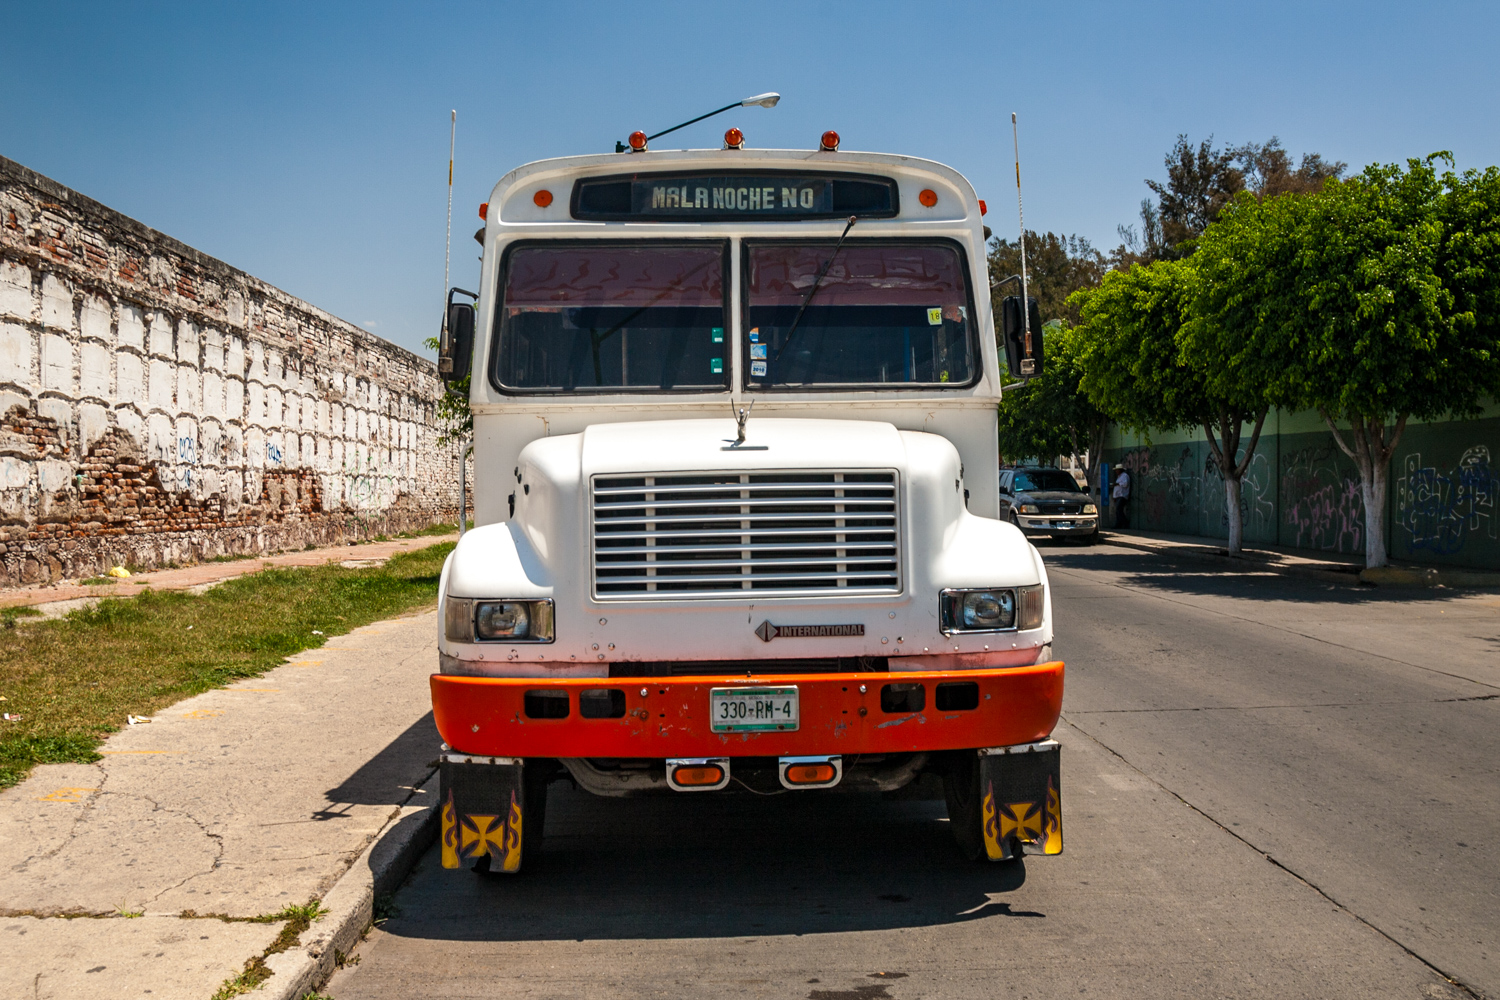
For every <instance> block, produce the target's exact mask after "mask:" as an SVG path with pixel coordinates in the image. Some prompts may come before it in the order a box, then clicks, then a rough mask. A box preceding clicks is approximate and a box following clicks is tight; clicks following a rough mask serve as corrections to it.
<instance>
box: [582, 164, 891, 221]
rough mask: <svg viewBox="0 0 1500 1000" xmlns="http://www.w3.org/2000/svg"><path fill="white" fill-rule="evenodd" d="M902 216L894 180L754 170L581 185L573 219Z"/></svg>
mask: <svg viewBox="0 0 1500 1000" xmlns="http://www.w3.org/2000/svg"><path fill="white" fill-rule="evenodd" d="M899 208H900V206H899V204H898V190H897V187H896V182H895V181H894V180H892V179H891V178H889V177H876V176H872V175H868V174H828V173H821V174H814V173H811V172H809V173H793V172H785V173H773V172H768V171H767V172H763V171H748V170H747V171H744V172H742V173H730V172H702V173H688V172H683V173H665V172H664V173H648V172H641V173H636V174H627V175H625V176H614V177H586V178H580V179H579V180H578V181H577V182H575V183H574V185H573V200H572V213H573V217H574V218H575V219H591V220H592V219H598V220H603V221H622V222H623V221H663V222H667V221H673V222H680V221H687V220H692V221H697V222H728V221H732V220H738V219H765V220H773V219H779V220H786V219H840V218H844V217H847V216H850V215H858V216H859V217H860V218H865V219H889V218H891V217H893V216H895V215H896V214H897V212H898V211H899Z"/></svg>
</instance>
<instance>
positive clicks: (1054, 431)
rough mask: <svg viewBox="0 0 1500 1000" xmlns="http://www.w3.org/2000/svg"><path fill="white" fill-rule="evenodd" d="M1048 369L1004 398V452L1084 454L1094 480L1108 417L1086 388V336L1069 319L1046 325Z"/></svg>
mask: <svg viewBox="0 0 1500 1000" xmlns="http://www.w3.org/2000/svg"><path fill="white" fill-rule="evenodd" d="M1044 329H1045V331H1046V333H1045V336H1046V342H1047V365H1046V367H1045V368H1044V369H1043V371H1042V374H1041V375H1039V376H1037V377H1036V378H1034V379H1031V380H1030V381H1029V382H1027V383H1026V384H1025V385H1023V386H1020V387H1018V388H1015V389H1011V390H1009V391H1008V392H1006V393H1005V394H1004V396H1002V397H1001V400H1000V434H999V446H1000V454H1001V455H1002V456H1004V457H1005V458H1007V459H1011V460H1017V459H1022V458H1029V457H1037V458H1047V457H1050V456H1052V455H1072V456H1073V457H1074V458H1075V459H1083V460H1084V464H1085V469H1086V470H1087V472H1086V474H1087V476H1088V480H1089V482H1090V483H1091V484H1092V483H1095V482H1096V481H1097V478H1098V469H1099V459H1100V456H1101V454H1102V452H1103V450H1104V432H1105V429H1106V428H1107V427H1108V425H1109V421H1108V418H1106V417H1105V416H1104V414H1103V413H1101V412H1100V411H1099V408H1098V407H1097V406H1095V405H1094V404H1093V403H1092V402H1091V401H1090V400H1089V398H1088V394H1087V393H1085V392H1084V391H1083V387H1082V385H1081V383H1082V381H1083V361H1082V358H1081V357H1080V346H1081V343H1080V339H1079V337H1078V336H1077V334H1076V333H1075V331H1074V330H1073V329H1072V327H1070V326H1069V325H1068V323H1067V322H1066V321H1064V320H1057V319H1054V320H1051V321H1049V322H1048V323H1047V324H1046V325H1045V327H1044Z"/></svg>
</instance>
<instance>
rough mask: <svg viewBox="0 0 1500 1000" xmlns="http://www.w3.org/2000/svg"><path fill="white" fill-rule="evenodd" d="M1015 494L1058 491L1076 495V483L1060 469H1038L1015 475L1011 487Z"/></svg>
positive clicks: (1077, 490)
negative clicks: (1014, 480) (1013, 483)
mask: <svg viewBox="0 0 1500 1000" xmlns="http://www.w3.org/2000/svg"><path fill="white" fill-rule="evenodd" d="M1012 488H1013V489H1014V490H1015V491H1016V492H1017V493H1021V492H1025V491H1032V492H1039V491H1042V490H1060V491H1062V492H1064V493H1078V492H1081V491H1080V490H1079V489H1078V481H1077V480H1075V479H1074V478H1073V477H1072V476H1070V475H1068V474H1067V473H1066V472H1063V471H1062V470H1061V469H1040V470H1037V471H1034V472H1018V473H1016V482H1015V485H1014V486H1013V487H1012Z"/></svg>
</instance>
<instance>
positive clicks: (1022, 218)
mask: <svg viewBox="0 0 1500 1000" xmlns="http://www.w3.org/2000/svg"><path fill="white" fill-rule="evenodd" d="M1010 137H1011V141H1012V142H1014V143H1015V147H1016V218H1017V220H1018V221H1019V222H1020V225H1021V329H1023V330H1025V331H1026V339H1025V340H1024V341H1023V344H1024V347H1023V349H1022V352H1021V358H1022V361H1021V374H1022V375H1025V374H1027V371H1026V367H1027V365H1028V364H1029V365H1031V366H1033V367H1035V365H1036V362H1035V361H1032V360H1031V298H1030V296H1029V295H1028V294H1027V291H1026V212H1025V210H1024V208H1023V207H1022V205H1021V138H1020V135H1019V134H1018V133H1017V131H1016V113H1015V112H1014V111H1012V112H1011V113H1010Z"/></svg>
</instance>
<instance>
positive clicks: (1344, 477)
mask: <svg viewBox="0 0 1500 1000" xmlns="http://www.w3.org/2000/svg"><path fill="white" fill-rule="evenodd" d="M1341 454H1342V453H1341V452H1338V451H1337V450H1336V446H1335V445H1334V444H1333V442H1331V441H1330V442H1328V443H1326V444H1317V445H1309V446H1308V447H1305V448H1298V449H1297V450H1296V451H1293V452H1289V453H1287V454H1285V455H1283V457H1282V473H1281V481H1282V484H1283V485H1282V489H1283V494H1284V496H1285V498H1286V500H1287V501H1288V502H1286V503H1285V509H1286V528H1287V529H1288V534H1289V536H1290V537H1288V538H1287V539H1286V541H1287V542H1289V543H1290V544H1292V545H1295V546H1297V547H1298V548H1304V549H1321V550H1322V551H1325V552H1359V551H1360V550H1361V549H1363V547H1364V533H1365V504H1364V497H1363V494H1362V493H1361V490H1360V484H1359V479H1358V477H1351V476H1350V475H1349V474H1348V473H1347V472H1346V471H1345V469H1344V468H1342V463H1341V462H1340V461H1339V457H1340V455H1341Z"/></svg>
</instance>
